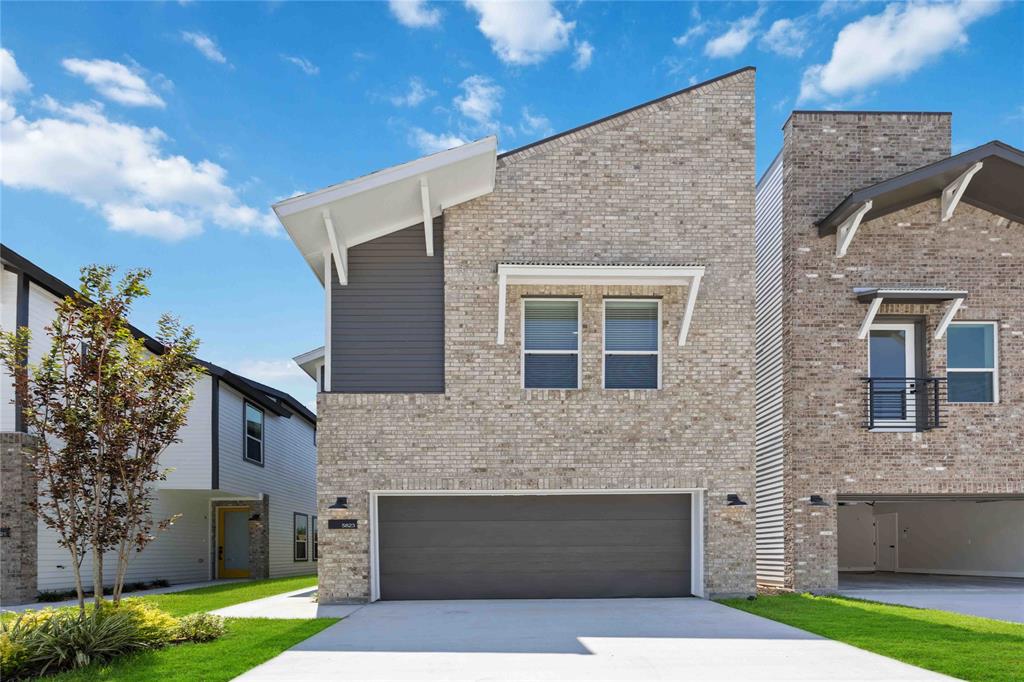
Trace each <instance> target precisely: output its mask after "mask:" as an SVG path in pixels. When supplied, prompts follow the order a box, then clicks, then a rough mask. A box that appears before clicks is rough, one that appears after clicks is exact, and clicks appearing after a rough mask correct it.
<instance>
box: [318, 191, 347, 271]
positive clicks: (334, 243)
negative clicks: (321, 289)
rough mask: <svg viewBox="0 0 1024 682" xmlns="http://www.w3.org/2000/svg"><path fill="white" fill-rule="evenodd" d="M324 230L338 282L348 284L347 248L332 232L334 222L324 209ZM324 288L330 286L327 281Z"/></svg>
mask: <svg viewBox="0 0 1024 682" xmlns="http://www.w3.org/2000/svg"><path fill="white" fill-rule="evenodd" d="M323 219H324V230H326V231H327V240H328V241H329V242H330V243H331V253H332V254H334V267H336V268H337V269H338V282H339V283H340V284H343V285H344V284H348V248H347V247H346V246H345V244H344V243H342V242H341V241H340V240H339V239H338V233H337V232H336V231H335V230H334V220H332V219H331V212H330V211H328V210H327V209H324V212H323ZM325 286H328V287H329V286H331V283H330V281H329V280H328V281H327V283H326V284H325Z"/></svg>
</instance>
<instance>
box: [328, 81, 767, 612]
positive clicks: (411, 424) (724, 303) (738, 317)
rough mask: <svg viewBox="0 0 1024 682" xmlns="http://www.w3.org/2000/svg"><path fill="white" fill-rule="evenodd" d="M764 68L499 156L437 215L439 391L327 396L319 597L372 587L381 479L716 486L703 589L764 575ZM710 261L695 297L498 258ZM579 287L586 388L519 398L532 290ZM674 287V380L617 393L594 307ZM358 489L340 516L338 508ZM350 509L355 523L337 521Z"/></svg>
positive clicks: (739, 585) (741, 589)
mask: <svg viewBox="0 0 1024 682" xmlns="http://www.w3.org/2000/svg"><path fill="white" fill-rule="evenodd" d="M753 86H754V74H753V72H752V71H745V72H741V73H739V74H737V75H735V76H732V77H729V78H726V79H724V80H721V81H717V82H714V83H711V84H709V85H707V86H704V87H701V88H698V89H696V90H692V91H688V92H685V93H682V94H680V95H678V96H675V97H673V98H670V99H668V100H664V101H662V102H660V103H656V104H652V105H650V106H648V107H644V108H643V109H640V110H638V111H635V112H632V113H629V114H626V115H624V116H621V117H618V118H615V119H612V120H610V121H606V122H604V123H600V124H597V125H595V126H591V127H589V128H587V129H584V130H581V131H578V132H575V133H573V134H571V135H568V136H565V137H562V138H559V139H556V140H553V141H551V142H548V143H545V144H543V145H540V146H538V147H533V148H530V149H527V150H524V151H522V152H519V153H516V154H514V155H512V156H508V157H505V158H503V159H500V160H499V161H498V170H497V179H496V183H495V184H496V187H495V191H494V192H493V193H492V194H490V195H488V196H485V197H483V198H480V199H477V200H475V201H472V202H469V203H466V204H463V205H460V206H456V207H454V208H452V209H450V210H448V211H446V213H445V245H444V258H445V262H444V264H445V316H446V319H445V363H446V366H445V385H446V393H445V394H444V395H422V394H421V395H398V394H390V395H351V394H349V395H346V394H321V395H320V397H319V404H318V408H319V410H318V411H319V415H320V423H319V428H318V439H319V479H318V494H319V504H320V518H321V519H322V520H323V523H322V528H323V529H324V530H323V532H322V533H321V538H320V546H321V556H322V558H321V560H320V591H321V592H320V593H321V598H322V599H323V600H324V601H339V600H348V599H356V600H359V599H366V598H367V596H368V594H369V592H368V590H369V554H368V545H369V536H368V525H369V518H368V494H367V491H369V490H395V489H398V490H424V489H430V490H458V489H466V490H495V489H497V490H503V489H512V490H535V489H557V488H583V489H589V488H592V489H615V488H620V489H646V488H651V489H653V488H707V489H708V491H709V495H708V502H707V506H706V512H705V516H706V522H705V523H706V526H705V529H706V530H705V538H706V549H705V556H704V559H705V574H706V586H707V589H708V590H709V591H710V592H711V593H749V592H751V591H752V590H753V587H754V513H753V506H752V505H751V506H748V507H726V506H725V495H726V494H727V493H732V492H735V493H739V494H740V495H741V496H742V497H743V498H744V499H747V500H750V501H752V500H753V489H754V481H753V476H754V450H753V438H754V421H753V420H754V411H753V408H754V404H753V401H754V387H753V370H754V368H753V359H754V347H753V344H754V310H753V299H754V296H753V271H754V253H753V250H754V249H753V206H754V196H753V195H754V182H753V172H754V129H753V123H754V121H753V105H754V88H753ZM517 259H535V260H544V261H563V260H568V261H582V262H588V263H618V262H648V263H653V262H666V261H675V262H699V263H702V264H705V265H706V266H707V271H706V275H705V278H704V282H703V283H702V286H701V292H700V297H699V299H698V303H697V308H696V312H695V315H694V320H693V326H692V328H691V330H690V335H689V342H688V343H687V345H686V346H685V347H682V348H680V347H679V346H678V345H676V343H675V340H676V337H677V336H678V332H679V324H680V320H681V316H682V309H683V302H684V300H685V299H684V297H685V294H686V291H685V289H682V290H680V289H679V288H672V287H655V288H628V287H611V288H598V287H591V286H587V287H584V286H579V287H557V288H545V287H511V288H510V290H509V297H508V308H507V317H508V319H507V334H506V342H505V345H503V346H499V345H497V344H496V342H495V334H496V325H497V297H498V289H497V275H496V264H497V263H498V262H499V261H502V260H517ZM524 294H565V295H578V296H582V297H583V304H582V310H583V336H582V353H583V387H582V390H579V391H524V390H523V389H521V388H520V385H521V375H520V372H521V368H520V351H521V347H520V333H519V324H520V299H521V296H522V295H524ZM622 294H627V295H637V296H662V297H664V303H663V324H662V344H663V350H664V352H663V359H662V362H663V388H662V389H661V390H658V391H650V392H644V391H605V390H602V389H601V387H600V382H601V379H600V377H601V364H600V363H601V359H600V349H601V332H602V330H601V299H602V296H604V295H622ZM339 495H347V496H348V497H349V505H350V508H349V509H348V510H346V511H338V510H331V509H328V508H327V506H328V505H330V504H331V503H332V502H333V501H334V499H335V497H337V496H339ZM331 518H355V519H358V520H359V524H360V525H359V529H358V530H327V529H326V520H328V519H331Z"/></svg>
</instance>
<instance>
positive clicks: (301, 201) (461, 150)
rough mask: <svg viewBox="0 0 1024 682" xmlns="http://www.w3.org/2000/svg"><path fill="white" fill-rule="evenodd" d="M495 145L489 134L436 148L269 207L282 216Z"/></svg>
mask: <svg viewBox="0 0 1024 682" xmlns="http://www.w3.org/2000/svg"><path fill="white" fill-rule="evenodd" d="M497 148H498V138H497V137H495V136H494V135H491V136H490V137H485V138H483V139H481V140H477V141H476V142H470V143H468V144H464V145H462V146H461V147H455V148H454V149H448V150H446V151H443V152H437V153H436V154H431V155H430V156H424V157H422V158H419V159H415V160H413V161H409V162H407V163H403V164H400V165H398V166H392V167H390V168H385V169H384V170H380V171H377V172H376V173H371V174H370V175H364V176H363V177H361V178H355V179H354V180H349V181H348V182H343V183H341V184H338V185H331V186H330V187H326V188H324V189H320V190H317V191H315V192H310V193H309V194H301V195H299V196H297V197H291V198H290V199H284V200H283V201H279V202H277V203H276V204H274V205H273V209H274V212H275V213H276V214H277V215H278V217H280V218H285V217H287V216H290V215H293V214H295V213H299V212H301V211H305V210H307V209H310V208H316V207H318V206H322V205H324V204H329V203H331V202H334V201H338V200H339V199H344V198H346V197H350V196H352V195H355V194H359V193H360V192H365V191H367V190H371V189H376V188H377V187H383V186H384V185H387V184H390V183H392V182H398V181H399V180H405V179H408V178H412V177H415V176H417V175H423V174H425V173H429V172H430V171H432V170H435V169H437V168H441V167H443V166H447V165H450V164H452V163H457V162H459V161H464V160H466V159H470V158H473V157H474V156H480V155H483V154H497Z"/></svg>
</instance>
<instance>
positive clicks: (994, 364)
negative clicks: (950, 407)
mask: <svg viewBox="0 0 1024 682" xmlns="http://www.w3.org/2000/svg"><path fill="white" fill-rule="evenodd" d="M998 374H999V351H998V348H997V337H996V323H995V322H952V323H950V325H949V328H948V329H947V330H946V381H947V383H948V389H949V398H948V400H949V402H951V403H995V402H999V376H998Z"/></svg>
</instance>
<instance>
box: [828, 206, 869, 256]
mask: <svg viewBox="0 0 1024 682" xmlns="http://www.w3.org/2000/svg"><path fill="white" fill-rule="evenodd" d="M870 210H871V201H870V200H869V201H865V202H864V203H863V204H861V205H860V208H858V209H857V210H856V211H855V212H854V213H853V215H851V216H850V217H849V218H847V219H846V220H844V221H843V224H842V225H840V226H839V229H838V230H837V231H836V258H842V257H843V256H845V255H846V250H847V249H848V248H850V242H852V241H853V235H855V234H857V228H858V227H860V221H861V220H863V219H864V214H865V213H867V212H868V211H870Z"/></svg>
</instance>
